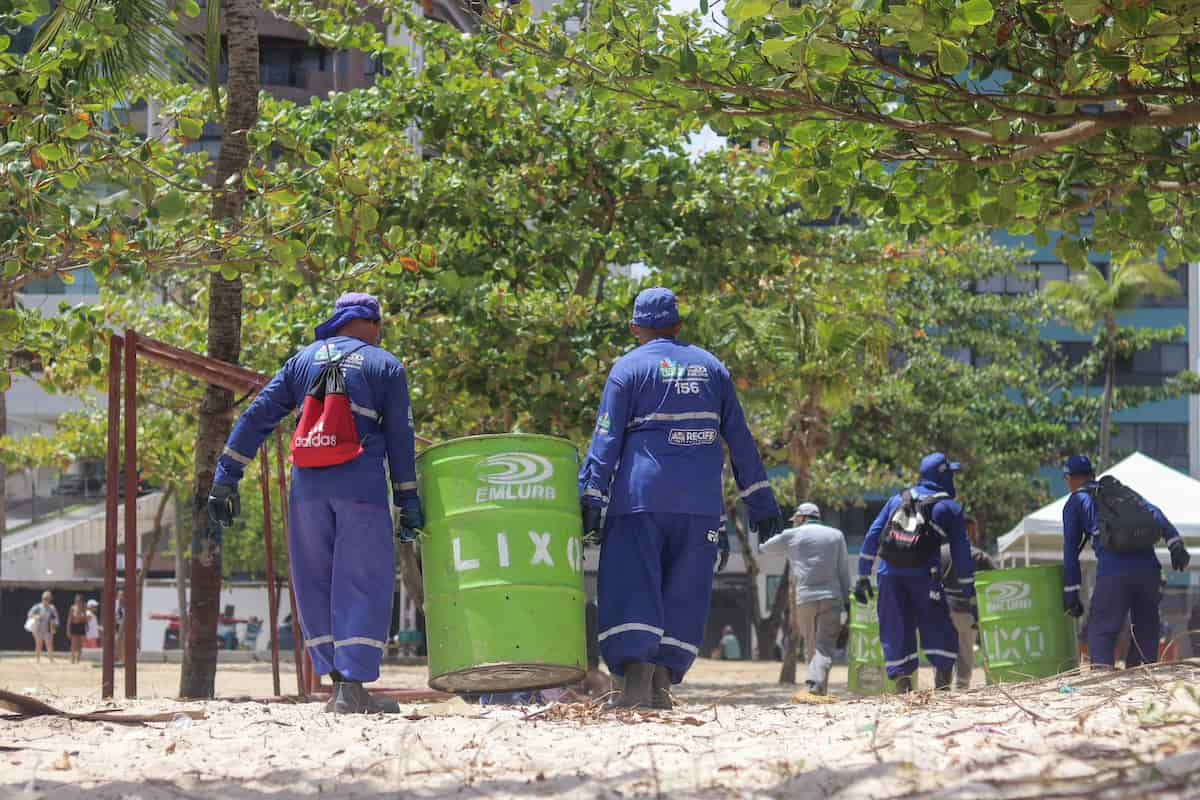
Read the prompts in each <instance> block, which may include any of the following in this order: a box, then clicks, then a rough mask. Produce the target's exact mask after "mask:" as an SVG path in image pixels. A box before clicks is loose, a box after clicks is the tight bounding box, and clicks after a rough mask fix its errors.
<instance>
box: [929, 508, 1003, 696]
mask: <svg viewBox="0 0 1200 800" xmlns="http://www.w3.org/2000/svg"><path fill="white" fill-rule="evenodd" d="M967 541H968V542H970V544H971V563H972V564H973V565H974V566H975V572H977V573H978V572H982V571H984V570H989V569H995V568H996V563H995V562H994V561H992V557H991V556H989V555H988V554H987V553H986V552H984V550H983V549H982V548H981V547H980V545H981V543H982V541H983V539H982V538H981V536H980V532H979V521H978V520H976V519H975V518H974V517H967ZM942 585H943V587H944V588H945V590H946V600H947V601H948V602H949V604H950V620H951V621H952V622H953V623H954V629H955V630H957V631H958V659H957V660H956V661H955V663H954V671H955V677H954V685H955V687H956V688H959V689H969V688H971V673H972V672H974V670H975V643H976V641H978V639H979V625H978V623H976V621H975V619H976V613H977V611H976V610H975V609H973V608H972V606H973V605H974V604H975V599H974V598H969V597H967V596H966V593H965V592H964V590H963V587H962V586H961V585H960V584H959V582H958V575H957V573H955V571H954V558H953V555H952V554H951V552H950V545H949V544H944V545H942Z"/></svg>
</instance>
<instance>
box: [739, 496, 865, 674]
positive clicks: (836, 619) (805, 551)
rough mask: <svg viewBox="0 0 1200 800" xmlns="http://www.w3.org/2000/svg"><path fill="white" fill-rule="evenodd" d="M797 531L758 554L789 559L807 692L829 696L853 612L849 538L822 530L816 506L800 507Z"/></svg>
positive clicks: (794, 518)
mask: <svg viewBox="0 0 1200 800" xmlns="http://www.w3.org/2000/svg"><path fill="white" fill-rule="evenodd" d="M792 521H793V522H795V523H798V527H794V528H789V529H787V530H785V531H784V532H783V533H781V534H779V535H778V536H776V537H774V538H773V539H770V540H768V541H765V542H761V543H760V544H759V547H758V549H759V552H760V553H777V554H781V555H786V556H787V557H788V559H789V560H790V561H791V562H792V574H793V575H794V576H795V578H796V613H795V615H794V617H793V619H794V620H795V632H796V635H797V636H800V637H802V638H803V639H804V649H805V650H806V651H807V653H808V657H809V661H808V678H807V680H806V681H805V684H806V686H807V687H808V691H810V692H811V693H813V694H825V693H826V692H827V691H829V669H830V667H832V666H833V651H834V650H835V649H836V647H837V638H838V633H839V632H840V631H841V628H842V612H843V611H849V607H850V556H849V554H848V553H847V552H846V537H845V536H843V535H842V532H841V531H839V530H838V529H837V528H831V527H829V526H828V525H822V524H821V510H820V509H819V508H817V506H816V504H815V503H801V504H800V505H799V506H798V507H797V508H796V513H795V514H793V515H792Z"/></svg>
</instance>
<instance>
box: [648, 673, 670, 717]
mask: <svg viewBox="0 0 1200 800" xmlns="http://www.w3.org/2000/svg"><path fill="white" fill-rule="evenodd" d="M650 690H651V694H650V707H651V708H657V709H659V710H662V711H670V710H671V709H672V708H674V707H675V701H674V700H672V699H671V670H669V669H667V668H666V667H664V666H661V665H660V666H656V667H655V668H654V676H653V677H652V678H651V679H650Z"/></svg>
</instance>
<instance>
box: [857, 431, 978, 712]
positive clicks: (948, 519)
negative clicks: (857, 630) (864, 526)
mask: <svg viewBox="0 0 1200 800" xmlns="http://www.w3.org/2000/svg"><path fill="white" fill-rule="evenodd" d="M959 468H960V467H959V464H958V463H957V462H952V461H950V460H949V459H947V458H946V456H945V455H944V454H942V453H930V454H929V455H927V456H925V458H924V459H922V461H921V469H920V482H919V483H918V484H917V485H916V486H914V487H912V488H911V489H905V490H904V491H903V492H901V493H900V494H898V495H895V496H894V497H892V498H891V499H890V500H888V502H887V505H885V506H884V507H883V510H882V511H880V512H879V516H878V517H876V518H875V521H874V522H873V523H871V528H870V530H868V531H867V537H866V539H865V540H864V541H863V546H862V553H861V554H860V556H859V559H858V583H857V584H856V585H855V587H854V596H855V599H856V600H857V601H858V602H859V603H862V604H864V605H865V604H866V603H867V602H868V600H869V598H870V597H872V596H873V595H874V589H873V588H872V586H871V570H872V568H873V567H874V566H875V559H876V558H877V557H878V558H879V559H880V560H881V561H882V563H881V564H879V571H878V576H877V577H878V581H879V603H878V606H877V607H878V610H879V639H880V641H881V642H882V643H883V657H884V666H885V667H886V668H887V675H888V679H889V680H893V681H895V682H896V687H897V689H898V690H899V691H900V692H911V691H912V688H913V685H912V674H913V673H914V672H916V671H917V666H918V659H919V658H920V653H921V652H923V653H924V654H925V657H926V658H927V659H928V660H929V662H930V663H931V664H932V665H933V667H934V669H935V676H934V687H935V688H937V689H949V688H950V684H951V683H952V682H953V680H954V662H955V661H956V660H957V659H958V632H957V631H955V630H954V623H953V622H952V621H951V620H950V608H949V606H948V605H947V603H946V596H945V592H944V591H943V589H942V571H941V551H942V544H943V542H946V543H949V545H950V554H951V557H952V559H953V561H954V569H955V571H956V573H957V575H958V584H959V586H960V587H961V588H962V593H963V599H964V600H967V601H970V608H971V611H972V615H973V617H974V619H975V620H976V621H977V620H978V617H977V615H978V613H979V607H978V606H977V605H975V603H974V600H975V570H974V566H973V565H972V563H971V545H970V544H969V543H968V542H967V525H966V518H965V516H964V515H963V510H962V506H960V505H959V504H958V503H956V502H955V501H954V496H955V488H954V473H956V472H958V471H959ZM918 630H919V631H920V634H921V647H920V650H918V648H917V632H918Z"/></svg>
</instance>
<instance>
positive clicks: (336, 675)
mask: <svg viewBox="0 0 1200 800" xmlns="http://www.w3.org/2000/svg"><path fill="white" fill-rule="evenodd" d="M329 679H330V680H331V681H333V689H332V690H331V691H330V692H329V702H328V703H326V704H325V713H326V714H332V713H333V709H334V706H335V705H336V704H337V698H338V690H337V687H338V684H339V683H342V682H343V681H345V680H346V679H345V678H343V677H342V673H340V672H338V671H337V670H336V669H335V670H334V671H333V672H331V673H329Z"/></svg>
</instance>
